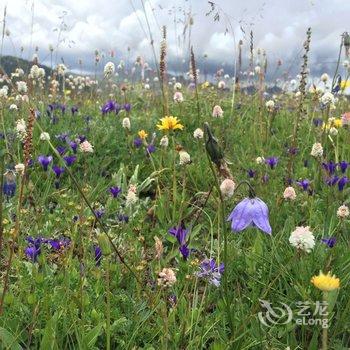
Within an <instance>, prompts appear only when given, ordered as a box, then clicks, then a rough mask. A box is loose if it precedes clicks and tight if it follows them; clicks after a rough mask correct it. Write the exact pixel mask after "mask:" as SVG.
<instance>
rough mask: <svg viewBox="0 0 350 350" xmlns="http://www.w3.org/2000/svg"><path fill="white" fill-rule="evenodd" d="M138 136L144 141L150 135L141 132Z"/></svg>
mask: <svg viewBox="0 0 350 350" xmlns="http://www.w3.org/2000/svg"><path fill="white" fill-rule="evenodd" d="M137 134H138V135H139V137H140V139H142V140H144V139H145V138H146V137H147V136H148V134H147V132H146V131H145V130H140V131H139V132H138V133H137Z"/></svg>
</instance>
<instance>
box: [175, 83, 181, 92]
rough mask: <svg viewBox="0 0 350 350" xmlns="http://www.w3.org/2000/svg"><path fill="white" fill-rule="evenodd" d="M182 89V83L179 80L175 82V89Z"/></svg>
mask: <svg viewBox="0 0 350 350" xmlns="http://www.w3.org/2000/svg"><path fill="white" fill-rule="evenodd" d="M181 89H182V84H181V83H179V82H177V83H175V84H174V90H176V91H178V90H181Z"/></svg>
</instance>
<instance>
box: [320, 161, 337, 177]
mask: <svg viewBox="0 0 350 350" xmlns="http://www.w3.org/2000/svg"><path fill="white" fill-rule="evenodd" d="M322 166H323V168H324V169H325V170H326V171H327V173H328V174H329V175H333V174H334V173H335V170H336V168H337V164H336V163H334V162H332V161H330V162H328V163H325V162H323V163H322Z"/></svg>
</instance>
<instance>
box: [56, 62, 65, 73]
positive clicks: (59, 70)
mask: <svg viewBox="0 0 350 350" xmlns="http://www.w3.org/2000/svg"><path fill="white" fill-rule="evenodd" d="M66 71H67V67H66V66H65V65H64V64H63V63H60V64H59V65H58V66H57V73H58V75H60V76H64V75H65V73H66Z"/></svg>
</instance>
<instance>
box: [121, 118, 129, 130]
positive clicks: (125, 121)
mask: <svg viewBox="0 0 350 350" xmlns="http://www.w3.org/2000/svg"><path fill="white" fill-rule="evenodd" d="M122 126H123V128H124V129H129V130H130V127H131V124H130V119H129V118H128V117H126V118H124V119H123V121H122Z"/></svg>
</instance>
